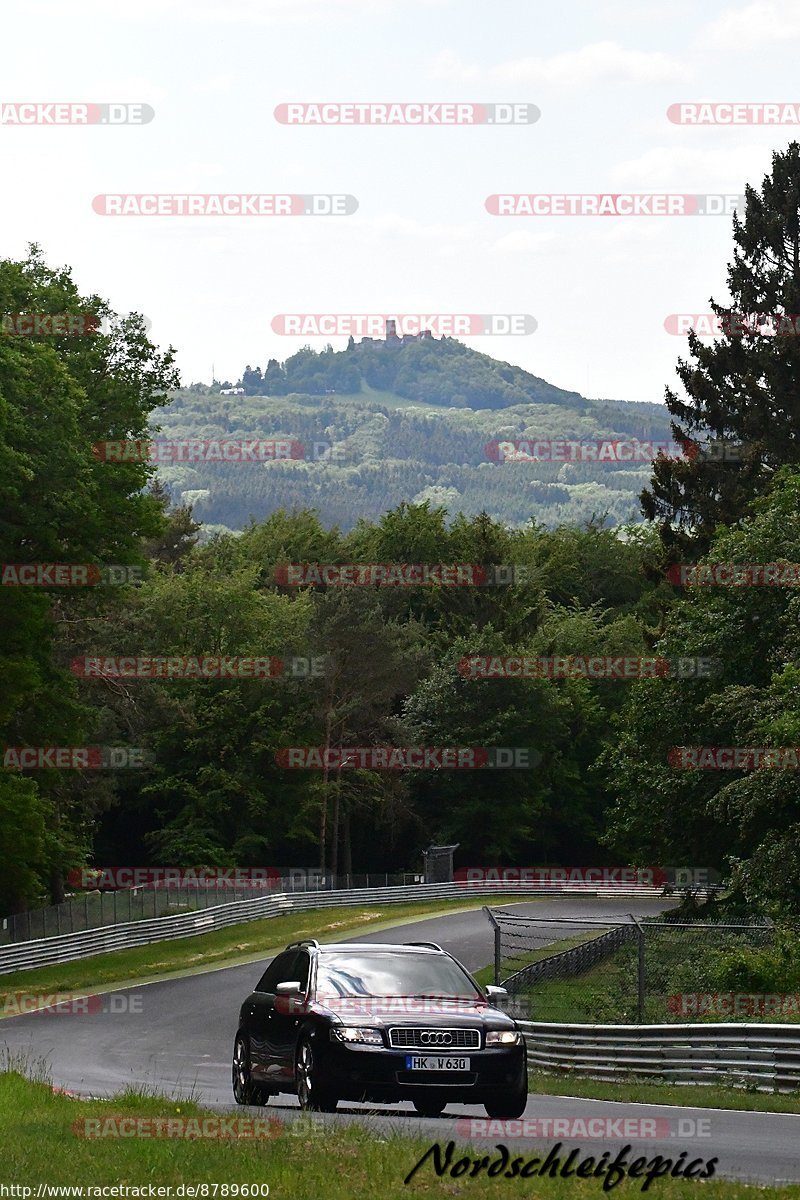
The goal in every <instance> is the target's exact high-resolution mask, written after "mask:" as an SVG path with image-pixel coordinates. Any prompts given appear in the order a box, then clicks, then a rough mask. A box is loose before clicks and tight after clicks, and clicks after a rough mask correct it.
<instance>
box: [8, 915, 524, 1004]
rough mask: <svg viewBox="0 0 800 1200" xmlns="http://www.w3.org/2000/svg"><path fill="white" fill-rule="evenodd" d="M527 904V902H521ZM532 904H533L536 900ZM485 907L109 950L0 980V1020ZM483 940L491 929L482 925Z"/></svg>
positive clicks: (253, 926) (256, 929) (225, 932)
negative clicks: (17, 1003)
mask: <svg viewBox="0 0 800 1200" xmlns="http://www.w3.org/2000/svg"><path fill="white" fill-rule="evenodd" d="M528 899H529V898H528V897H526V898H525V902H526V903H527V901H528ZM531 899H533V900H534V901H535V900H536V897H532V898H531ZM520 902H521V901H520V897H519V896H496V897H491V903H492V904H493V905H496V904H513V903H517V904H519V903H520ZM485 903H486V897H484V898H482V899H481V898H476V899H475V902H474V903H472V904H470V903H465V902H464V900H461V899H457V900H450V901H448V900H429V901H425V900H423V901H418V902H416V903H412V904H391V905H389V904H387V905H376V906H373V907H369V906H368V905H361V906H354V907H353V908H315V909H309V910H308V911H307V912H289V913H287V914H286V916H280V917H267V918H265V919H264V920H262V921H250V922H248V923H247V924H242V925H234V926H232V927H231V928H230V929H219V930H216V931H215V932H213V933H203V934H199V935H198V936H197V937H189V938H177V939H176V940H175V941H171V942H157V943H154V944H153V945H150V946H139V947H136V948H135V949H132V950H114V951H111V952H108V953H105V954H97V955H94V956H93V957H92V958H83V959H78V960H76V961H74V962H67V963H58V964H54V965H52V966H47V967H32V968H30V969H28V970H25V971H14V972H12V973H11V974H8V975H0V1016H2V1009H3V1002H4V1000H5V997H7V996H10V995H12V994H13V993H19V992H35V993H37V994H38V993H40V992H41V993H45V994H49V993H53V992H67V991H79V990H81V989H84V990H85V989H87V988H100V987H105V988H110V987H122V986H125V985H126V984H132V983H141V982H142V981H144V980H147V981H150V982H152V981H153V980H154V979H160V978H163V977H165V976H173V977H174V976H175V975H176V974H179V973H183V974H193V973H195V972H197V971H198V970H204V969H213V968H214V967H223V966H235V965H236V964H238V963H246V962H256V961H260V960H261V959H263V958H269V957H271V955H272V954H274V953H275V952H276V951H278V950H281V949H283V947H284V946H285V945H286V944H287V942H291V941H294V940H296V939H298V938H304V937H315V938H317V939H318V940H320V941H341V940H342V938H343V936H344V935H345V934H347V933H354V932H361V931H364V930H366V929H380V928H387V927H391V926H393V925H395V924H402V923H407V922H408V921H413V920H416V919H417V918H425V917H433V916H437V915H438V914H448V913H453V912H466V911H473V910H474V909H480V908H481V907H482V906H483V904H485ZM488 937H490V930H489V926H488V922H487V938H488ZM12 1011H16V1010H15V1009H13V1010H12Z"/></svg>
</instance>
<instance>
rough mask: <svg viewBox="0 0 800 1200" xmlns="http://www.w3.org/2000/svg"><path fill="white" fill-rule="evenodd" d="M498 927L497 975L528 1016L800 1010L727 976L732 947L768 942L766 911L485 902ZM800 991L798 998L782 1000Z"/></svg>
mask: <svg viewBox="0 0 800 1200" xmlns="http://www.w3.org/2000/svg"><path fill="white" fill-rule="evenodd" d="M484 911H485V912H486V914H487V916H488V918H489V920H490V922H491V924H492V927H493V930H494V980H495V983H497V984H501V985H502V986H503V987H505V988H506V990H507V991H508V992H509V994H510V999H509V1001H508V1002H507V1003H508V1007H509V1009H510V1011H512V1012H513V1013H514V1015H515V1016H518V1017H520V1018H522V1019H525V1020H532V1021H557V1022H572V1023H583V1022H588V1023H594V1022H599V1023H616V1022H623V1023H624V1022H631V1021H636V1022H639V1023H641V1022H645V1021H646V1022H651V1023H654V1024H662V1023H664V1024H666V1023H670V1022H675V1021H679V1022H680V1021H684V1022H685V1021H697V1020H703V1019H707V1020H716V1021H720V1020H736V1019H741V1020H750V1021H752V1020H753V1019H754V1018H758V1017H764V1018H770V1017H772V1018H773V1019H775V1018H777V1019H780V1020H786V1018H787V1016H789V1017H790V1018H791V1017H795V1019H798V1018H800V1011H798V1009H800V997H794V998H792V997H785V996H782V997H780V998H778V999H780V1002H778V999H776V997H775V996H774V995H773V996H767V995H766V994H765V993H764V992H758V993H755V992H748V991H743V990H739V991H737V990H736V989H735V988H733V987H731V986H730V981H731V979H732V978H734V977H735V976H736V968H735V964H734V962H733V957H734V955H735V952H737V951H741V950H743V949H746V948H758V947H765V946H770V945H772V944H773V942H774V937H775V934H774V929H773V927H772V924H771V922H770V921H768V920H767V919H766V918H764V917H752V918H750V919H749V920H747V921H741V922H738V923H730V922H724V921H703V922H700V921H690V920H684V921H681V920H679V919H675V918H669V919H662V918H659V919H657V920H651V919H649V918H647V919H642V920H637V918H636V917H634V916H633V915H630V916H629V917H628V918H627V919H611V920H606V919H602V920H595V919H589V918H567V917H560V918H545V917H529V916H519V915H515V914H512V913H509V912H507V911H505V910H503V909H491V908H489V907H485V908H484ZM792 999H794V1000H796V1001H797V1002H798V1003H797V1004H794V1005H793V1004H791V1003H789V1004H788V1006H787V1001H791V1000H792Z"/></svg>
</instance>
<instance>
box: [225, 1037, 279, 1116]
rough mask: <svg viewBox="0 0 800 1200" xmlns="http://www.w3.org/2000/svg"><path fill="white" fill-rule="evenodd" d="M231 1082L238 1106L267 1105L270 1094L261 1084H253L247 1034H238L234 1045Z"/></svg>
mask: <svg viewBox="0 0 800 1200" xmlns="http://www.w3.org/2000/svg"><path fill="white" fill-rule="evenodd" d="M231 1081H232V1083H233V1098H234V1100H235V1101H236V1103H237V1104H266V1102H267V1099H268V1098H269V1095H270V1093H269V1092H268V1091H267V1089H266V1088H265V1087H263V1086H262V1085H261V1084H260V1083H253V1078H252V1075H251V1073H250V1041H249V1039H248V1037H247V1034H246V1033H237V1035H236V1041H235V1042H234V1043H233V1063H232V1066H231Z"/></svg>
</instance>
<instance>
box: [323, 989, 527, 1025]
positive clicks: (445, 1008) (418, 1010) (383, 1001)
mask: <svg viewBox="0 0 800 1200" xmlns="http://www.w3.org/2000/svg"><path fill="white" fill-rule="evenodd" d="M309 1008H313V1010H314V1011H316V1012H318V1013H320V1014H326V1015H328V1016H330V1017H332V1018H334V1019H338V1020H339V1021H341V1023H342V1024H343V1025H363V1024H365V1023H369V1024H370V1025H374V1026H378V1027H381V1028H383V1027H386V1028H388V1027H389V1026H398V1025H414V1026H420V1025H428V1024H430V1025H434V1026H436V1025H448V1026H449V1027H450V1028H452V1029H458V1028H460V1027H462V1026H463V1027H464V1028H468V1027H472V1028H474V1026H475V1024H476V1023H477V1024H479V1025H482V1024H490V1025H492V1026H494V1027H507V1028H509V1029H511V1028H513V1027H514V1022H513V1021H512V1019H511V1018H510V1017H509V1016H508V1015H507V1014H506V1013H504V1012H501V1011H500V1009H499V1008H493V1007H492V1006H491V1005H490V1004H486V1003H484V1002H483V1001H475V1002H472V1001H463V1000H462V1001H449V1000H422V999H418V998H415V997H410V996H388V997H372V996H340V997H337V998H336V999H326V1000H325V1001H317V1002H315V1003H314V1004H313V1005H309Z"/></svg>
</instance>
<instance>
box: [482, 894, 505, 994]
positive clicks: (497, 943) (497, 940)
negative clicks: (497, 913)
mask: <svg viewBox="0 0 800 1200" xmlns="http://www.w3.org/2000/svg"><path fill="white" fill-rule="evenodd" d="M482 907H483V911H484V912H485V913H486V916H487V917H488V918H489V921H490V923H491V926H492V928H493V929H494V982H495V987H499V985H500V968H501V966H502V964H501V961H500V925H499V924H498V922H497V921H496V920H495V918H494V914H493V912H492V910H491V909H490V908H489V906H488V905H486V904H484V905H483V906H482Z"/></svg>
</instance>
